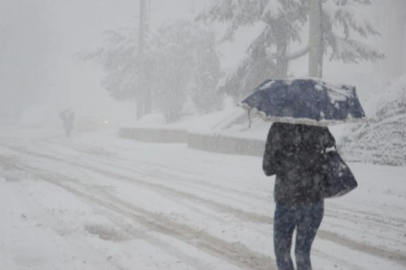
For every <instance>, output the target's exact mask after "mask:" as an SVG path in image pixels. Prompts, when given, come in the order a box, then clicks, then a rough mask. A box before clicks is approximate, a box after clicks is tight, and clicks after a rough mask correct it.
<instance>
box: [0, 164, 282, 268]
mask: <svg viewBox="0 0 406 270" xmlns="http://www.w3.org/2000/svg"><path fill="white" fill-rule="evenodd" d="M0 157H1V156H0ZM2 163H3V164H4V159H3V158H2V159H0V164H2ZM14 168H18V169H19V170H22V171H24V172H26V173H28V174H29V175H32V176H33V177H34V178H35V179H37V180H40V181H45V182H48V183H50V184H53V185H55V186H58V187H60V188H62V189H64V190H66V191H68V192H69V193H72V194H74V195H76V196H77V197H79V198H82V199H84V200H85V201H88V202H91V203H93V204H96V205H97V206H102V207H104V208H105V209H108V210H109V211H112V212H113V213H120V214H121V215H122V216H125V217H127V218H130V219H132V220H133V221H135V222H137V223H139V224H141V225H143V226H145V227H146V228H148V229H150V230H153V231H155V232H159V233H161V234H164V235H168V236H171V237H174V238H177V239H178V240H180V241H182V242H185V243H187V244H189V245H191V246H194V247H196V248H197V249H199V250H202V251H204V252H207V253H209V254H211V255H213V256H215V257H217V258H221V259H223V260H225V261H227V262H229V263H231V264H234V265H236V266H238V267H243V268H245V269H250V270H252V269H256V270H276V268H275V267H274V265H275V264H274V262H273V260H272V258H270V257H268V256H265V255H262V254H259V253H256V252H254V251H252V250H250V249H249V248H248V247H246V246H245V245H243V244H240V243H238V242H237V243H230V242H226V241H224V240H222V239H219V238H216V237H214V236H212V235H210V234H208V233H206V232H205V231H202V230H197V229H194V228H192V227H189V226H186V225H184V224H179V223H176V222H174V221H172V220H170V219H167V218H165V217H164V216H162V215H159V214H155V213H152V212H149V211H146V210H145V209H142V208H139V207H137V206H135V205H132V204H130V203H128V202H125V201H123V200H121V199H119V198H117V197H115V196H113V195H111V194H109V193H108V192H106V191H102V190H98V191H97V193H99V195H101V196H94V195H95V193H93V194H92V195H90V194H88V193H85V192H83V191H82V190H80V189H78V188H75V187H73V186H71V185H70V184H73V185H79V186H80V187H81V188H82V189H84V190H86V189H88V186H86V185H83V184H81V183H80V182H78V181H77V180H76V179H73V178H69V177H66V176H64V175H60V174H56V173H53V172H46V173H44V171H43V170H41V169H39V168H36V167H32V166H30V165H27V164H23V163H20V166H18V165H16V164H15V166H14ZM55 179H59V180H55ZM61 180H62V181H61ZM66 183H68V184H66ZM136 233H137V235H139V233H143V232H140V231H137V232H136ZM170 248H173V247H170ZM166 251H170V250H166Z"/></svg>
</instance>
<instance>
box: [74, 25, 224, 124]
mask: <svg viewBox="0 0 406 270" xmlns="http://www.w3.org/2000/svg"><path fill="white" fill-rule="evenodd" d="M136 37H137V32H136V31H135V30H127V31H109V32H107V33H106V40H105V44H103V45H101V46H100V47H99V48H98V49H96V50H94V51H92V52H90V53H82V54H80V57H81V59H83V60H92V61H96V63H98V64H100V65H101V66H102V67H103V69H104V70H105V72H106V76H105V78H104V80H103V85H104V86H105V88H106V89H107V91H109V92H110V94H111V95H112V97H113V98H115V99H118V100H128V99H134V98H138V97H139V96H140V93H142V92H141V90H143V89H140V87H139V86H140V78H141V76H142V85H143V87H144V88H145V89H147V90H148V91H149V93H150V94H151V98H152V103H153V105H154V108H156V110H157V111H160V112H162V113H163V114H164V115H165V116H166V117H167V120H168V121H169V122H170V121H175V120H177V119H178V118H179V117H180V116H182V114H183V113H185V109H186V105H187V104H189V105H190V104H192V105H191V107H192V106H193V107H194V108H195V109H196V110H197V111H199V112H203V113H207V112H211V111H213V110H214V109H218V108H219V107H220V106H221V104H222V94H219V93H218V92H216V85H217V83H218V79H219V77H220V61H219V58H218V55H217V51H216V48H215V45H216V43H215V36H214V33H213V31H212V29H211V28H209V27H207V26H205V25H204V24H202V23H197V22H189V21H177V22H173V23H170V24H167V25H165V26H162V27H160V28H159V29H158V30H157V31H155V32H152V31H151V32H150V33H149V35H148V36H147V37H146V38H145V41H144V42H145V45H144V51H143V54H142V59H141V58H140V54H139V47H138V46H139V42H138V40H137V38H136ZM144 93H145V92H144Z"/></svg>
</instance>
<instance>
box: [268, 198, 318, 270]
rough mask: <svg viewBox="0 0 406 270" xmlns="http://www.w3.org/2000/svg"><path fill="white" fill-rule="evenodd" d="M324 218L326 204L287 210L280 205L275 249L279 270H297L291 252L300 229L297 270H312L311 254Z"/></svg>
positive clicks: (275, 228) (276, 210)
mask: <svg viewBox="0 0 406 270" xmlns="http://www.w3.org/2000/svg"><path fill="white" fill-rule="evenodd" d="M323 214H324V203H323V202H320V203H316V204H308V205H294V206H286V205H281V204H276V209H275V217H274V247H275V255H276V263H277V265H278V269H279V270H294V267H293V263H292V258H291V256H290V249H291V245H292V236H293V232H294V230H295V228H296V247H295V257H296V266H297V270H311V269H312V266H311V262H310V250H311V247H312V243H313V240H314V238H315V237H316V233H317V230H318V229H319V226H320V224H321V221H322V219H323Z"/></svg>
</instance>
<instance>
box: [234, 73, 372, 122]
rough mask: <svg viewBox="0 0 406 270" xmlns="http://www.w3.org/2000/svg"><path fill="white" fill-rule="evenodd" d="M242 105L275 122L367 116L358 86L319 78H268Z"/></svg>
mask: <svg viewBox="0 0 406 270" xmlns="http://www.w3.org/2000/svg"><path fill="white" fill-rule="evenodd" d="M239 105H240V106H241V107H243V108H245V109H247V110H249V111H251V110H254V111H256V112H257V113H259V114H260V115H261V116H262V117H263V118H264V119H265V120H269V121H273V122H285V123H295V124H309V125H321V126H326V125H330V124H340V123H344V122H355V121H362V120H364V119H365V113H364V110H363V109H362V107H361V104H360V102H359V100H358V97H357V94H356V90H355V87H353V86H348V85H332V84H329V83H326V82H323V81H321V80H317V79H295V80H266V81H264V82H263V83H262V84H260V85H259V86H258V87H257V88H255V89H254V91H253V93H252V94H250V95H249V96H248V97H247V98H245V99H244V100H242V101H241V102H240V104H239Z"/></svg>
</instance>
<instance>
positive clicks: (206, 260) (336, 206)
mask: <svg viewBox="0 0 406 270" xmlns="http://www.w3.org/2000/svg"><path fill="white" fill-rule="evenodd" d="M350 165H351V168H352V169H353V171H354V173H355V175H356V176H357V180H358V181H359V187H358V188H357V189H356V190H355V191H354V192H352V193H351V194H349V195H347V196H344V197H342V198H339V199H332V200H328V201H326V207H325V208H326V211H325V217H324V220H323V223H322V226H321V228H320V231H319V233H318V236H317V238H316V241H315V243H314V248H313V266H314V269H315V270H330V269H331V270H332V269H335V270H336V269H353V270H382V269H391V270H398V269H399V270H400V269H406V255H405V254H406V182H405V179H406V177H405V175H406V167H403V168H401V167H384V166H374V165H363V164H350ZM273 180H274V178H273V177H271V178H267V177H265V176H264V175H263V173H262V171H261V158H259V157H248V156H232V155H222V154H213V153H207V152H202V151H197V150H193V149H188V148H187V146H186V145H184V144H172V145H163V144H145V143H138V142H134V141H129V140H123V139H120V138H118V137H117V136H116V134H115V133H107V132H106V133H88V134H79V135H78V134H76V135H75V136H74V137H73V138H71V139H66V138H63V137H61V134H60V132H59V131H53V130H0V269H1V270H3V269H4V270H16V269H24V270H25V269H35V270H48V269H49V270H51V269H52V270H54V269H69V270H73V269H83V270H85V269H86V270H103V269H106V270H109V269H112V270H114V269H122V270H130V269H131V270H134V269H137V270H138V269H139V270H149V269H154V270H156V269H176V270H182V269H204V270H206V269H207V270H212V269H219V270H228V269H249V270H255V269H258V270H260V269H264V270H265V269H267V270H272V269H276V267H275V262H274V255H273V245H272V241H273V240H272V216H273V210H274V203H273V198H272V192H273Z"/></svg>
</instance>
